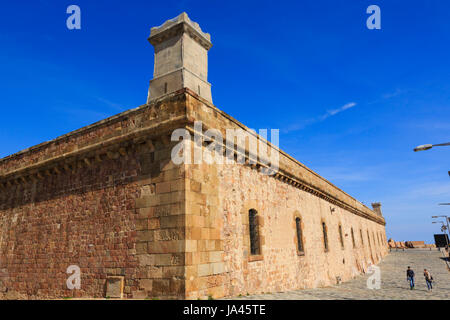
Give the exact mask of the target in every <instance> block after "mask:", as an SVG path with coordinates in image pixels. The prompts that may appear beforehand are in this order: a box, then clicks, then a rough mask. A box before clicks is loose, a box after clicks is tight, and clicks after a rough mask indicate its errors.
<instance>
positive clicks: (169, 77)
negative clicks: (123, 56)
mask: <svg viewBox="0 0 450 320" xmlns="http://www.w3.org/2000/svg"><path fill="white" fill-rule="evenodd" d="M148 40H149V41H150V43H151V44H152V45H153V46H154V47H155V67H154V73H153V80H151V81H150V88H149V93H148V100H147V102H150V101H152V100H155V99H158V98H160V97H161V96H163V95H166V94H169V93H172V92H175V91H177V90H180V89H182V88H189V89H191V90H192V91H194V92H195V93H196V94H198V95H199V96H200V97H202V98H204V99H206V100H207V101H209V102H211V103H212V97H211V84H210V83H208V50H209V49H210V48H211V47H212V43H211V37H210V35H209V34H208V33H204V32H202V30H201V29H200V26H199V25H198V24H197V23H195V22H193V21H191V20H190V19H189V17H188V15H187V14H186V13H182V14H180V15H179V16H177V17H176V18H174V19H171V20H168V21H166V22H165V23H164V24H163V25H161V26H160V27H154V28H152V29H151V32H150V37H149V38H148Z"/></svg>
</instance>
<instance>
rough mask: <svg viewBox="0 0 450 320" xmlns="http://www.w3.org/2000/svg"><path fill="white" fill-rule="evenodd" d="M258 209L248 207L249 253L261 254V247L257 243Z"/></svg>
mask: <svg viewBox="0 0 450 320" xmlns="http://www.w3.org/2000/svg"><path fill="white" fill-rule="evenodd" d="M257 215H258V211H256V210H255V209H250V210H249V211H248V222H249V228H250V254H252V255H259V254H261V248H260V244H259V224H258V216H257Z"/></svg>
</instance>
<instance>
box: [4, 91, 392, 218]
mask: <svg viewBox="0 0 450 320" xmlns="http://www.w3.org/2000/svg"><path fill="white" fill-rule="evenodd" d="M181 96H184V97H183V98H184V99H187V97H192V98H194V99H195V100H197V101H199V102H201V103H202V104H204V105H205V106H206V107H207V108H210V109H211V110H213V111H214V112H217V113H218V114H220V115H221V116H223V117H225V118H226V119H227V120H229V121H231V122H232V123H233V124H234V125H236V126H237V127H239V128H242V129H243V130H245V131H247V132H249V133H250V134H252V135H254V136H255V137H257V138H258V139H260V140H263V141H264V142H265V143H267V145H268V146H269V147H270V148H272V149H275V150H277V151H279V152H280V155H281V156H282V157H284V159H288V161H290V162H292V163H294V164H295V166H297V168H301V170H305V172H306V173H308V174H310V175H311V176H312V177H314V179H318V180H317V181H320V182H321V183H322V184H324V185H325V186H328V188H322V187H320V186H319V185H316V184H314V183H312V182H311V179H305V177H304V176H302V175H298V174H296V173H295V172H294V171H295V170H293V168H295V167H290V168H287V167H283V166H280V170H279V171H278V172H277V173H276V174H275V175H274V178H276V179H279V180H280V181H283V182H285V183H287V184H290V185H292V186H294V187H296V188H299V189H302V190H304V191H306V192H308V193H311V194H313V195H315V196H317V197H319V198H322V199H324V200H326V201H328V202H330V203H331V204H333V205H336V206H339V207H341V208H343V209H345V210H348V211H350V212H353V213H354V214H356V215H359V216H361V217H364V218H366V219H369V220H372V221H375V222H377V223H380V224H383V225H384V224H385V221H384V219H383V218H382V216H379V215H377V214H375V213H374V212H373V211H372V210H370V209H369V208H367V207H366V206H364V205H363V204H361V203H360V202H359V201H357V200H356V199H354V198H353V197H351V196H350V195H348V194H347V193H345V192H344V191H342V190H341V189H339V188H338V187H336V186H334V185H333V184H332V183H330V182H329V181H328V180H326V179H324V178H322V177H321V176H319V175H318V174H316V173H315V172H314V171H312V170H310V169H309V168H307V167H306V166H304V165H303V164H301V163H300V162H298V161H297V160H295V159H294V158H292V157H291V156H289V155H288V154H286V153H285V152H283V151H282V150H280V149H279V148H277V147H276V146H274V145H272V144H271V143H270V142H269V141H267V140H265V139H263V138H262V137H260V136H259V135H257V134H256V133H254V132H253V131H251V130H249V129H248V128H247V127H246V126H244V125H243V124H242V123H240V122H239V121H237V120H235V119H234V118H232V117H231V116H229V115H228V114H226V113H225V112H223V111H221V110H219V109H217V108H216V107H215V106H214V105H212V104H211V103H209V102H208V101H206V100H205V99H203V98H201V97H200V96H198V95H197V94H196V93H194V92H193V91H191V90H189V89H187V88H185V89H182V90H179V91H177V92H174V93H172V94H169V95H166V96H164V97H161V98H160V99H158V100H156V101H154V102H152V103H151V104H149V105H143V106H140V107H138V108H136V109H132V110H128V111H125V112H123V113H120V114H118V115H116V116H113V117H110V118H107V119H105V120H102V121H99V122H97V123H94V124H92V125H90V126H87V127H84V128H81V129H78V130H76V131H73V132H70V133H68V134H65V135H63V136H60V137H58V138H56V139H54V140H51V141H48V142H44V143H42V144H39V145H37V146H34V147H31V148H28V149H26V150H23V151H20V152H18V153H15V154H13V155H10V156H8V157H6V158H3V159H1V160H0V168H1V166H2V164H5V163H7V162H8V161H13V160H15V159H17V158H21V157H22V156H26V155H28V154H32V153H34V152H38V151H41V150H42V149H45V148H48V147H49V146H50V145H54V144H57V143H59V142H63V141H65V139H69V138H73V137H76V136H79V135H85V134H89V133H90V132H92V131H94V130H96V129H99V128H102V127H104V126H112V125H114V124H115V123H118V122H120V121H122V120H124V119H127V118H129V117H131V116H133V115H138V114H139V113H143V112H144V111H145V110H149V109H152V108H154V107H155V106H156V105H158V104H159V103H165V102H167V101H170V100H171V99H177V98H179V97H181ZM186 104H188V103H187V100H186ZM155 116H156V115H155ZM195 120H201V119H195V118H191V117H190V115H189V112H188V110H185V111H184V113H183V114H180V115H179V116H178V117H171V118H170V119H167V120H163V121H160V120H156V121H155V122H154V124H152V125H147V126H145V127H143V128H138V129H135V130H132V131H130V132H119V133H118V134H117V135H115V136H112V137H109V138H105V139H102V140H101V141H98V142H95V143H90V144H87V145H86V146H83V147H80V148H76V149H73V150H70V151H68V152H62V153H61V154H57V155H55V156H49V157H46V158H45V159H43V160H41V161H38V162H34V163H30V164H27V165H26V166H17V167H16V168H13V169H12V170H9V171H7V172H5V171H3V172H1V171H0V188H1V187H7V186H8V185H10V184H11V183H14V184H17V183H21V182H26V181H28V180H30V179H32V180H34V179H37V178H42V177H43V176H45V175H46V174H49V172H50V173H53V172H54V173H58V172H60V171H62V170H66V171H67V170H72V169H73V168H74V166H78V165H79V163H81V164H83V165H89V164H90V163H92V162H94V161H99V160H101V159H102V157H105V156H107V157H112V158H114V157H118V156H120V155H125V154H126V153H127V152H128V151H127V150H129V148H132V147H133V145H135V144H142V143H146V141H147V140H148V139H150V140H151V139H152V137H153V138H154V139H162V136H165V135H170V134H171V130H173V129H174V128H180V127H187V128H188V129H189V126H190V125H189V124H192V123H193V122H194V121H195ZM204 125H205V129H208V128H207V127H206V125H207V124H206V123H204ZM191 130H192V129H191ZM119 131H120V130H119ZM158 137H159V138H158ZM164 140H166V139H164ZM150 144H151V143H150ZM240 155H241V156H245V153H244V154H240ZM247 165H249V166H251V167H252V168H254V169H258V170H260V169H262V168H265V165H264V164H262V163H256V164H249V163H248V161H247ZM325 189H329V190H331V191H327V190H325ZM352 202H354V203H358V204H359V207H360V208H358V207H356V206H355V205H353V204H352Z"/></svg>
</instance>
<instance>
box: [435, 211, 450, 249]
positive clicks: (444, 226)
mask: <svg viewBox="0 0 450 320" xmlns="http://www.w3.org/2000/svg"><path fill="white" fill-rule="evenodd" d="M432 218H433V219H436V218H445V224H444V221H435V222H440V223H442V227H443V228H442V229H447V233H449V232H450V230H449V225H448V220H449V218H448V217H447V216H432ZM435 222H433V223H435ZM442 229H441V230H442ZM449 234H450V233H449ZM445 241H446V242H447V250H448V248H449V243H448V240H447V237H446V238H445Z"/></svg>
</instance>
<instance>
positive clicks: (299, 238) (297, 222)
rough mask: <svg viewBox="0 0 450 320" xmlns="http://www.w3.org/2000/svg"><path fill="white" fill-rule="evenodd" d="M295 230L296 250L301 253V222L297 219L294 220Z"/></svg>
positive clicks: (302, 250)
mask: <svg viewBox="0 0 450 320" xmlns="http://www.w3.org/2000/svg"><path fill="white" fill-rule="evenodd" d="M295 228H296V229H297V250H298V252H300V253H303V252H304V249H303V235H302V221H301V220H300V218H298V217H297V218H295Z"/></svg>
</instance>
